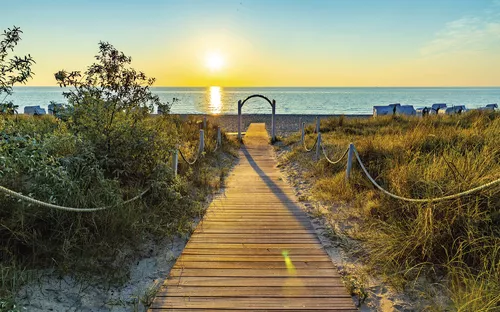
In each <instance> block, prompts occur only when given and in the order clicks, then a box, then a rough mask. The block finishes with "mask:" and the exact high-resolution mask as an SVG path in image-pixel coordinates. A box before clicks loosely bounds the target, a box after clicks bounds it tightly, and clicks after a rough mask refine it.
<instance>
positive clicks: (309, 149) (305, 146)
mask: <svg viewBox="0 0 500 312" xmlns="http://www.w3.org/2000/svg"><path fill="white" fill-rule="evenodd" d="M316 143H318V137H316V140H314V144H313V146H312V147H311V148H307V145H306V140H304V149H305V150H306V152H310V151H312V150H313V149H314V147H315V146H316Z"/></svg>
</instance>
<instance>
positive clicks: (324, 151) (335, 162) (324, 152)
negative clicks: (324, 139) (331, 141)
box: [321, 144, 349, 165]
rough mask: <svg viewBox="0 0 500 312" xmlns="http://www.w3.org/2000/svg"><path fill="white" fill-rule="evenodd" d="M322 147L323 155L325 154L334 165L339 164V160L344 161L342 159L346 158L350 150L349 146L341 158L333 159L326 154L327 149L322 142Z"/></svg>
mask: <svg viewBox="0 0 500 312" xmlns="http://www.w3.org/2000/svg"><path fill="white" fill-rule="evenodd" d="M321 149H322V150H323V155H324V156H325V159H326V160H327V161H328V162H329V163H330V164H332V165H336V164H338V163H339V162H341V161H342V159H344V157H345V156H346V155H347V153H348V152H349V149H348V148H347V149H346V150H345V152H344V154H342V156H340V158H339V159H337V160H335V161H333V160H331V159H330V158H328V155H327V154H326V150H325V146H324V145H323V144H321Z"/></svg>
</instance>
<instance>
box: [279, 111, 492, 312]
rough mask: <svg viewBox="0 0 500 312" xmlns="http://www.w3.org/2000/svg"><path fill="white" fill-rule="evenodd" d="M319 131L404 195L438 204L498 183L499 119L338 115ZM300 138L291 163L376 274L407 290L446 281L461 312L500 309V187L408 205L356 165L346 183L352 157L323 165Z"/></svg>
mask: <svg viewBox="0 0 500 312" xmlns="http://www.w3.org/2000/svg"><path fill="white" fill-rule="evenodd" d="M311 131H312V127H311V128H310V129H308V132H309V134H308V135H307V136H306V143H307V144H308V145H309V146H310V145H312V143H313V142H314V139H315V135H314V134H312V133H310V132H311ZM321 132H322V138H323V142H324V145H325V146H326V149H327V152H328V154H329V157H330V158H336V157H338V156H340V155H341V153H342V152H344V151H345V149H346V148H347V146H348V144H349V143H350V142H353V143H354V144H355V146H356V148H357V150H358V151H359V154H360V157H361V159H362V161H363V162H364V164H365V166H366V167H367V169H368V171H369V172H370V174H371V175H372V176H373V177H374V178H375V179H376V181H377V182H378V183H379V184H380V185H381V186H382V187H384V188H385V189H387V190H388V191H390V192H392V193H395V194H397V195H400V196H404V197H409V198H435V197H440V196H445V195H450V194H455V193H458V192H462V191H465V190H468V189H471V188H473V187H476V186H479V185H482V184H484V183H487V182H489V181H492V180H495V179H498V178H500V114H499V113H494V112H469V113H467V114H463V115H458V116H444V117H440V116H439V117H437V116H434V117H432V118H424V119H419V118H405V117H399V116H398V117H381V118H366V119H351V118H343V117H339V118H331V119H327V120H323V121H322V123H321ZM299 140H300V137H299V135H298V134H297V135H294V136H291V137H289V138H288V139H286V144H291V145H293V146H295V147H294V148H293V149H292V151H291V152H290V153H288V154H287V155H286V156H285V159H284V161H285V162H294V163H298V164H299V165H300V167H301V169H302V172H303V174H302V178H304V179H310V180H311V181H314V182H313V189H312V194H313V195H312V196H313V198H314V199H315V200H317V201H321V202H324V203H327V204H329V206H330V207H332V208H331V211H330V214H331V216H332V217H333V218H334V219H336V222H338V223H339V224H341V225H342V227H343V228H345V234H346V235H348V236H349V237H351V238H354V239H355V240H356V241H357V242H358V243H359V246H360V248H359V249H358V250H357V255H358V256H361V257H362V258H363V259H364V260H365V261H366V262H367V263H369V264H370V266H371V267H372V268H373V269H374V270H376V271H377V272H378V273H382V274H383V275H384V276H386V277H387V278H388V281H389V282H391V283H392V284H393V285H394V286H396V287H399V288H400V289H408V288H411V286H412V285H415V281H417V280H419V279H422V278H424V279H426V280H427V281H429V282H430V283H439V284H441V285H443V286H444V287H445V289H446V293H447V295H448V297H449V298H450V302H451V305H452V308H453V309H456V310H458V311H498V310H500V252H499V250H500V186H499V185H496V186H494V187H491V188H488V189H486V190H483V191H480V192H477V193H474V194H471V195H469V196H465V197H461V198H458V199H454V200H449V201H444V202H433V203H430V202H429V203H420V204H419V203H409V202H405V201H400V200H396V199H393V198H391V197H388V196H386V195H384V194H383V193H381V192H380V191H379V190H377V189H375V188H374V187H373V185H372V184H371V183H370V182H369V181H368V179H367V178H366V177H365V176H364V174H363V173H362V171H361V169H360V168H359V165H357V163H355V164H354V166H353V167H354V169H353V172H352V177H351V179H350V182H349V183H346V182H345V163H346V162H345V161H342V162H341V163H339V164H337V165H331V164H329V163H328V162H326V160H325V159H324V158H323V157H322V160H320V161H319V162H317V161H315V160H314V159H313V155H312V154H305V153H304V150H303V148H302V147H301V145H300V144H295V143H297V142H298V141H299ZM337 155H338V156H337ZM339 204H341V205H339ZM434 308H435V309H439V308H438V307H434ZM441 308H443V307H441ZM448 308H449V307H448Z"/></svg>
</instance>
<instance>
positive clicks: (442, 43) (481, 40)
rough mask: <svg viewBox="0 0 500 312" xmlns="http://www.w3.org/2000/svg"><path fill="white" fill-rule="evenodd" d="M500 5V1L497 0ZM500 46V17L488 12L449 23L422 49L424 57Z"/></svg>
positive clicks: (495, 12) (497, 14) (496, 12)
mask: <svg viewBox="0 0 500 312" xmlns="http://www.w3.org/2000/svg"><path fill="white" fill-rule="evenodd" d="M496 2H498V4H499V5H500V0H495V3H496ZM498 45H500V15H499V13H498V10H492V9H490V10H487V11H485V12H484V13H483V14H482V15H481V16H467V17H462V18H460V19H458V20H455V21H452V22H449V23H447V24H446V26H445V27H444V29H442V30H441V31H439V32H438V33H436V35H435V38H434V39H433V40H431V41H430V42H428V43H427V44H426V45H424V46H423V47H422V48H421V49H420V53H421V54H422V55H423V56H432V55H436V54H442V53H450V52H460V51H481V50H487V49H488V48H489V47H492V46H498Z"/></svg>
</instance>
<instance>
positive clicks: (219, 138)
mask: <svg viewBox="0 0 500 312" xmlns="http://www.w3.org/2000/svg"><path fill="white" fill-rule="evenodd" d="M203 127H204V128H205V129H206V117H205V118H204V119H203ZM220 146H222V134H221V129H220V127H217V138H216V140H215V148H214V150H213V152H214V153H215V152H216V151H217V149H218V148H219V147H220ZM204 150H205V133H204V130H200V143H199V146H198V151H197V153H196V157H195V159H194V160H191V161H189V160H188V159H187V158H186V157H185V156H184V154H183V153H182V151H181V150H180V149H179V147H177V149H176V150H175V151H174V153H173V155H172V170H173V171H174V176H177V170H178V164H179V160H178V155H179V154H180V155H181V158H182V159H183V160H184V161H185V162H186V163H187V164H189V165H194V164H195V163H196V162H197V161H198V159H199V158H200V155H203V152H204ZM150 190H151V187H148V188H147V189H146V190H145V191H143V192H141V193H140V194H138V195H137V196H135V197H133V198H130V199H128V200H126V201H124V202H123V203H120V204H116V205H111V206H103V207H95V208H78V207H67V206H60V205H55V204H51V203H47V202H43V201H41V200H37V199H34V198H31V197H29V196H26V195H23V194H21V193H18V192H16V191H13V190H11V189H8V188H6V187H4V186H1V185H0V193H4V194H6V195H8V196H12V197H14V198H17V199H19V200H23V201H26V202H28V203H31V204H34V205H38V206H41V207H46V208H52V209H57V210H64V211H71V212H94V211H100V210H106V209H109V208H114V207H118V206H120V205H126V204H129V203H131V202H134V201H136V200H138V199H140V198H142V197H143V196H144V195H145V194H146V193H147V192H149V191H150Z"/></svg>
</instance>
